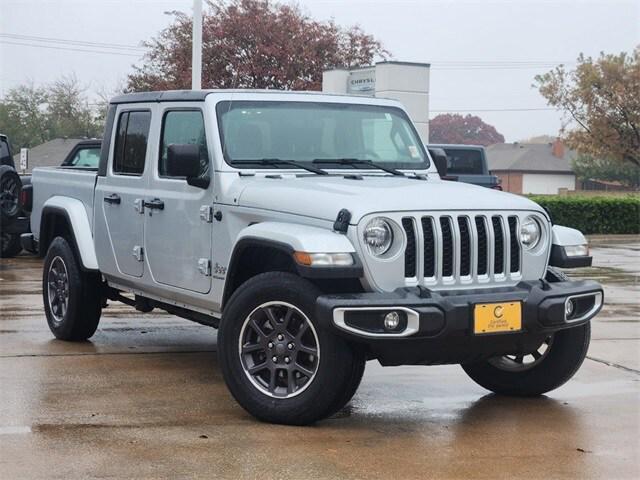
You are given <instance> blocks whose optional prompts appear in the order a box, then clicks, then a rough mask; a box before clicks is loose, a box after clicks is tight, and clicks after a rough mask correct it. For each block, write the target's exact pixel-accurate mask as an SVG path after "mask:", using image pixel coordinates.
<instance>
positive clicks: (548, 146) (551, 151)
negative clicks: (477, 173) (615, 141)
mask: <svg viewBox="0 0 640 480" xmlns="http://www.w3.org/2000/svg"><path fill="white" fill-rule="evenodd" d="M486 154H487V163H488V166H489V170H490V171H491V173H492V174H493V175H496V176H497V177H498V178H500V180H501V182H502V183H501V185H502V189H503V190H504V191H506V192H511V193H518V194H529V193H533V194H557V193H558V190H560V189H567V190H575V189H576V176H575V174H574V172H573V170H572V168H571V161H572V160H573V159H574V158H575V157H576V152H575V151H574V150H569V149H566V148H565V146H564V144H563V143H562V142H561V141H560V140H556V141H555V142H552V143H519V142H514V143H497V144H495V145H490V146H489V147H487V148H486Z"/></svg>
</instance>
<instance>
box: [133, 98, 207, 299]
mask: <svg viewBox="0 0 640 480" xmlns="http://www.w3.org/2000/svg"><path fill="white" fill-rule="evenodd" d="M159 114H161V115H162V117H161V119H162V126H161V129H160V132H161V133H160V139H159V149H158V161H157V163H155V164H154V168H153V171H152V172H151V173H150V175H149V188H148V191H147V198H146V199H145V201H146V202H147V205H149V206H151V208H146V209H145V210H146V212H145V227H144V228H145V251H146V255H147V263H148V267H149V271H150V274H151V278H152V279H153V281H154V282H156V283H158V284H162V285H169V286H172V287H177V288H180V289H185V290H190V291H193V292H198V293H207V292H208V291H209V290H210V289H211V246H212V245H211V236H212V222H213V218H212V213H213V212H212V211H211V210H210V208H211V206H212V203H213V194H212V189H213V182H210V185H209V187H208V188H207V189H202V188H199V187H195V186H191V185H188V184H187V181H186V179H185V178H184V177H172V176H171V175H170V172H168V171H167V168H166V161H167V148H168V147H169V145H172V144H177V145H184V144H192V145H198V146H199V147H200V163H201V171H200V176H201V177H209V176H210V175H212V174H213V172H212V171H210V170H211V168H210V162H209V152H208V150H207V140H206V135H205V131H206V129H205V126H204V118H203V113H202V110H201V109H200V108H193V107H192V106H189V105H187V104H185V105H179V104H171V105H170V106H165V107H164V109H163V110H161V111H160V112H159Z"/></svg>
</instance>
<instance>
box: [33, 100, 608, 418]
mask: <svg viewBox="0 0 640 480" xmlns="http://www.w3.org/2000/svg"><path fill="white" fill-rule="evenodd" d="M33 185H34V202H33V214H32V217H31V229H32V232H33V233H30V234H25V235H24V236H23V238H22V241H23V244H25V245H27V246H28V247H29V248H30V249H34V250H37V251H38V252H39V254H40V255H42V256H43V257H44V258H45V260H44V271H43V283H42V285H43V300H44V309H45V312H46V317H47V321H48V324H49V327H50V329H51V331H52V332H53V334H54V335H55V336H56V337H57V338H60V339H63V340H85V339H87V338H89V337H91V336H92V335H93V333H94V332H95V331H96V329H97V327H98V322H99V319H100V313H101V310H102V308H103V306H104V305H106V302H107V300H114V301H121V302H124V303H126V304H129V305H131V306H133V307H135V308H136V309H138V310H140V311H143V312H148V311H151V310H152V309H154V308H159V309H163V310H165V311H167V312H170V313H171V314H174V315H178V316H181V317H184V318H187V319H190V320H194V321H196V322H200V323H203V324H206V325H211V326H213V327H215V328H218V339H217V349H218V355H219V359H220V365H221V369H222V373H223V376H224V379H225V381H226V383H227V385H228V387H229V390H230V391H231V393H232V394H233V396H234V397H235V398H236V399H237V401H238V403H240V405H242V406H243V407H244V408H245V409H246V410H247V411H248V412H250V413H251V414H253V415H254V416H255V417H257V418H259V419H262V420H266V421H270V422H276V423H285V424H297V425H301V424H309V423H312V422H314V421H316V420H319V419H322V418H325V417H327V416H330V415H332V414H333V413H335V412H337V411H338V410H339V409H341V408H342V407H343V406H344V405H345V404H346V403H347V402H348V401H349V400H350V399H351V397H352V396H353V395H354V393H355V391H356V389H357V388H358V385H359V383H360V380H361V378H362V375H363V372H364V368H365V362H366V361H367V360H374V359H375V360H378V361H379V362H380V363H381V364H382V365H432V364H444V363H453V364H461V365H462V368H463V369H464V370H465V372H466V373H467V374H468V375H469V376H470V377H471V378H472V379H473V380H475V381H476V382H477V383H479V384H480V385H482V386H483V387H486V388H487V389H489V390H492V391H494V392H497V393H502V394H508V395H539V394H542V393H544V392H547V391H549V390H552V389H554V388H557V387H558V386H560V385H562V384H563V383H564V382H565V381H567V380H568V379H569V378H570V377H571V376H572V375H573V374H574V373H575V372H576V370H577V369H578V368H579V367H580V364H581V363H582V361H583V359H584V357H585V355H586V352H587V348H588V345H589V339H590V323H589V322H590V320H591V318H593V316H594V315H596V313H597V312H598V311H599V310H600V308H601V306H602V302H603V291H602V288H601V287H600V285H598V284H597V283H595V282H592V281H569V280H568V278H567V277H566V276H565V275H564V274H563V273H562V272H561V271H560V270H557V269H556V268H554V267H572V266H581V265H588V264H590V262H591V257H590V256H589V252H588V247H587V245H586V240H585V238H584V236H583V235H582V234H581V233H580V232H577V231H576V230H572V229H568V228H564V227H560V226H555V225H552V222H551V219H550V218H549V216H548V215H547V213H546V212H545V211H544V210H543V209H542V208H540V207H539V206H538V205H537V204H535V203H533V202H531V201H529V200H527V199H526V198H523V197H519V196H515V195H511V194H507V193H503V192H499V191H494V190H490V189H486V188H481V187H476V186H473V185H468V184H461V183H457V182H446V181H442V180H441V178H440V176H439V175H438V171H437V169H436V166H435V165H434V164H433V163H432V161H431V160H430V158H429V154H428V153H427V151H426V150H425V147H424V145H423V143H422V142H421V140H420V138H419V137H418V135H417V132H416V130H415V128H414V126H413V125H412V123H411V121H410V120H409V118H408V116H407V114H406V112H405V111H404V110H403V108H402V106H401V105H400V104H399V103H397V102H395V101H391V100H383V99H373V98H362V97H349V96H336V95H326V94H317V93H315V94H314V93H295V92H290V93H285V92H276V91H237V90H236V91H225V90H217V91H216V90H212V91H172V92H150V93H135V94H128V95H123V96H119V97H116V98H114V99H113V100H112V101H111V104H110V107H109V110H108V114H107V119H106V127H105V132H104V137H103V141H102V148H101V158H100V162H99V166H98V168H97V171H87V170H76V171H74V170H70V169H63V168H46V169H44V168H43V169H36V170H35V172H34V174H33Z"/></svg>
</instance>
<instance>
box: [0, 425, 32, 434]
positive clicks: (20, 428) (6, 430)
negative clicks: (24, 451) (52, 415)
mask: <svg viewBox="0 0 640 480" xmlns="http://www.w3.org/2000/svg"><path fill="white" fill-rule="evenodd" d="M20 433H31V427H27V426H24V425H13V426H10V427H0V435H16V434H20Z"/></svg>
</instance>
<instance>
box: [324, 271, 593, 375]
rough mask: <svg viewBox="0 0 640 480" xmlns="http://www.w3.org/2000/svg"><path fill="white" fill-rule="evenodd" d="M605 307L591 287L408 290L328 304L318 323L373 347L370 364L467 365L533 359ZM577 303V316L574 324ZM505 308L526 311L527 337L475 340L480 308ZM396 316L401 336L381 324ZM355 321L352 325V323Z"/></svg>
mask: <svg viewBox="0 0 640 480" xmlns="http://www.w3.org/2000/svg"><path fill="white" fill-rule="evenodd" d="M603 299H604V294H603V291H602V287H601V286H600V285H599V284H598V283H596V282H593V281H588V280H585V281H568V282H557V283H549V282H547V281H545V280H538V281H535V282H520V283H519V284H518V285H516V286H515V287H507V288H490V289H477V290H464V291H460V290H455V291H446V292H445V291H440V292H434V291H430V290H428V289H426V288H400V289H397V290H395V291H394V292H390V293H357V294H341V295H323V296H320V297H319V298H318V301H317V318H318V320H319V321H320V322H321V323H322V325H323V326H324V327H325V328H329V329H330V330H332V331H334V332H335V333H337V334H339V335H341V336H344V337H347V338H348V339H349V340H351V341H354V342H358V343H360V344H363V345H364V346H366V348H367V351H368V352H369V356H370V358H377V359H378V360H379V361H380V363H382V364H383V365H406V364H444V363H467V362H473V361H478V360H482V359H486V358H490V357H493V356H497V355H506V354H517V353H529V352H532V351H534V350H535V349H536V348H538V347H539V346H540V344H541V343H542V341H543V340H544V339H545V338H546V337H547V336H548V335H549V334H551V333H554V332H556V331H559V330H562V329H565V328H572V327H576V326H579V325H583V324H585V323H586V322H589V321H590V320H591V318H593V317H594V316H595V315H596V314H597V313H598V312H599V311H600V309H601V308H602V303H603ZM570 300H571V301H572V302H574V312H573V313H572V314H571V315H570V316H569V317H567V314H566V304H567V302H568V301H570ZM500 302H502V303H504V302H521V303H522V328H521V330H519V331H517V332H507V333H496V334H483V335H476V334H474V328H473V322H474V319H473V311H474V305H476V304H486V303H500ZM390 311H397V312H398V313H400V315H401V316H402V318H403V322H401V325H400V326H399V328H398V329H397V331H394V332H389V331H385V330H384V329H383V328H382V327H381V325H382V324H381V323H380V328H378V327H377V324H376V322H378V319H382V318H383V316H384V314H386V313H387V312H390ZM354 312H355V313H354ZM348 315H349V318H350V321H349V320H347V321H345V319H346V318H347V316H348Z"/></svg>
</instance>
